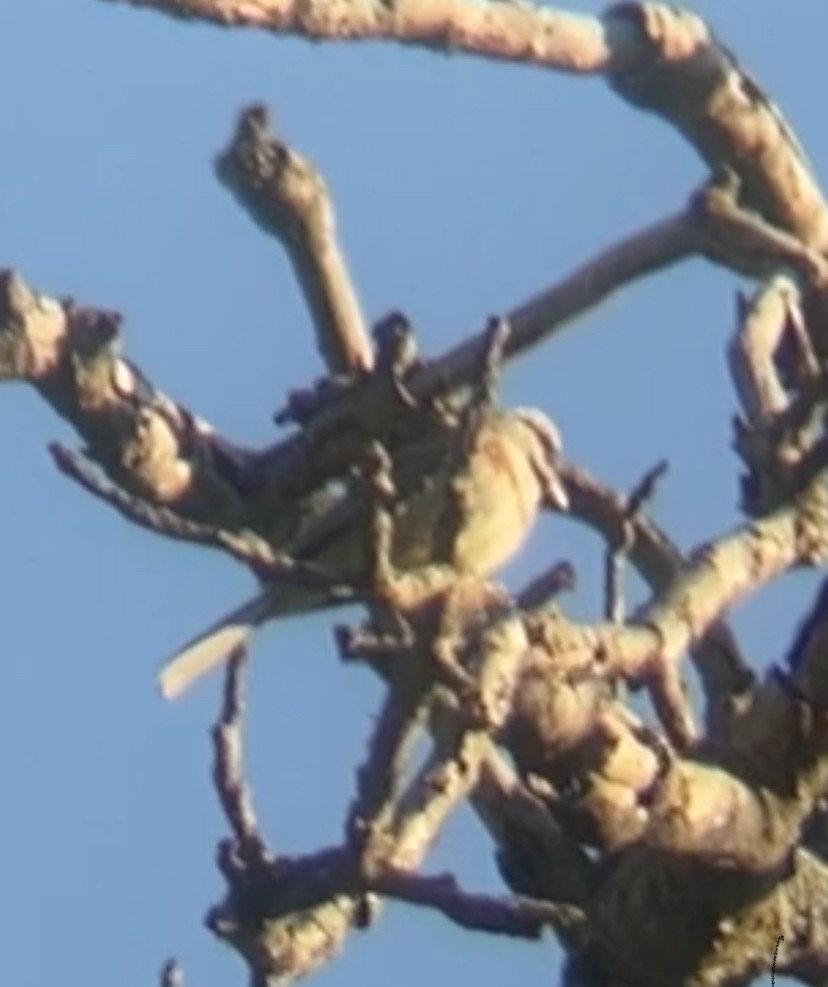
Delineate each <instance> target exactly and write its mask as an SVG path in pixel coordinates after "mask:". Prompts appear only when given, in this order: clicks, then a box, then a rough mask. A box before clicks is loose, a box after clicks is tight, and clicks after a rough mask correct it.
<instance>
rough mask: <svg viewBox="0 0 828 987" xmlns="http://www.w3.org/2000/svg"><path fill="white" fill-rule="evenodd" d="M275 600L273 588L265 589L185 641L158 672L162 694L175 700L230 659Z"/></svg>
mask: <svg viewBox="0 0 828 987" xmlns="http://www.w3.org/2000/svg"><path fill="white" fill-rule="evenodd" d="M273 603H274V598H273V591H272V590H271V589H265V590H263V591H262V592H261V593H259V594H258V596H254V597H253V599H252V600H248V601H247V603H244V604H242V606H240V607H238V609H236V610H234V611H233V612H232V613H229V614H227V615H226V616H225V617H222V619H221V620H219V621H218V622H217V623H215V624H213V626H212V627H210V628H208V629H207V630H206V631H203V632H202V633H201V634H199V635H198V636H197V637H194V638H193V639H192V640H191V641H189V642H188V643H187V644H185V645H184V647H183V648H181V649H180V650H179V651H177V652H176V654H174V655H173V656H172V658H170V659H168V660H167V661H166V662H165V663H164V665H163V666H162V667H161V670H160V672H159V673H158V687H159V689H160V691H161V695H162V696H163V697H164V698H165V699H175V697H176V696H179V695H181V693H182V692H184V690H185V689H187V688H188V687H189V686H190V685H191V683H192V682H194V681H195V680H196V679H197V678H200V677H201V676H202V675H204V673H205V672H208V671H210V669H211V668H213V667H214V666H216V665H218V664H219V662H221V661H224V660H226V659H227V658H229V657H230V655H231V654H232V653H233V652H234V651H235V650H236V648H238V647H239V646H240V645H242V644H244V643H245V641H246V640H247V638H248V637H249V636H250V633H251V631H252V630H253V629H254V628H256V627H258V625H259V624H261V623H262V621H264V620H266V619H267V617H268V616H269V615H270V614H271V613H272V610H273Z"/></svg>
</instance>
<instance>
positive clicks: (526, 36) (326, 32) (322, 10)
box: [107, 0, 611, 73]
mask: <svg viewBox="0 0 828 987" xmlns="http://www.w3.org/2000/svg"><path fill="white" fill-rule="evenodd" d="M107 2H113V0H107ZM114 2H120V3H127V4H129V5H130V6H133V7H143V8H147V9H151V10H156V11H158V12H159V13H162V14H165V15H167V16H168V17H177V18H184V19H188V20H190V19H192V20H204V21H209V22H210V23H213V24H219V25H221V26H222V27H231V28H232V27H253V28H260V29H263V30H266V31H272V32H273V33H274V34H286V35H291V36H298V37H304V38H309V39H311V40H313V41H323V40H328V41H369V40H371V41H396V42H399V43H400V44H403V45H414V46H416V47H421V48H429V49H433V50H435V51H442V52H453V51H462V52H466V53H467V54H474V55H481V56H483V57H486V58H493V59H502V60H507V61H516V62H526V63H529V64H534V65H543V66H547V67H549V68H555V69H558V70H560V71H564V72H578V73H592V72H598V71H602V70H603V69H605V68H606V65H607V63H608V59H609V57H610V54H611V52H610V49H609V48H608V46H607V38H606V36H605V33H604V29H603V26H602V24H601V22H600V21H599V20H597V19H596V18H594V17H585V16H582V15H578V14H569V13H564V12H563V11H559V10H553V9H550V8H536V7H533V6H531V5H530V4H528V3H526V4H523V3H520V4H518V3H501V2H498V0H491V2H489V0H475V2H471V3H470V2H465V0H451V2H446V0H391V2H385V0H348V2H347V3H344V4H337V5H336V6H332V5H331V4H330V2H329V0H256V2H253V3H251V2H250V0H114Z"/></svg>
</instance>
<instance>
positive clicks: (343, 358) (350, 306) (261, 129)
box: [216, 106, 373, 373]
mask: <svg viewBox="0 0 828 987" xmlns="http://www.w3.org/2000/svg"><path fill="white" fill-rule="evenodd" d="M269 126H270V120H269V118H268V113H267V111H266V110H265V109H264V107H261V106H252V107H250V108H249V109H247V110H245V111H244V112H243V113H242V114H241V115H240V117H239V121H238V124H237V127H236V132H235V134H234V135H233V137H232V139H231V141H230V143H229V145H228V146H227V147H226V148H225V150H224V151H222V152H221V154H219V156H218V157H217V159H216V173H217V175H218V177H219V179H220V180H221V181H222V183H223V184H224V185H225V186H226V187H227V188H228V189H229V190H230V191H231V192H232V193H233V194H234V195H235V197H236V198H237V199H238V201H239V202H240V203H241V204H242V206H243V207H244V208H245V209H246V210H247V212H248V213H249V215H250V216H251V218H252V219H253V220H254V221H255V222H256V223H257V224H258V225H259V226H260V227H261V228H262V229H263V230H264V231H265V232H266V233H269V234H270V235H272V236H274V237H276V239H278V240H279V241H280V242H281V243H282V245H283V246H284V248H285V250H286V251H287V254H288V257H289V258H290V260H291V263H292V264H293V270H294V273H295V274H296V278H297V280H298V282H299V284H300V285H301V287H302V291H303V293H304V296H305V301H306V302H307V304H308V308H309V309H310V312H311V316H312V317H313V324H314V329H315V332H316V341H317V346H318V348H319V352H320V355H321V356H322V358H323V360H324V361H325V365H326V367H327V368H328V370H329V371H330V372H331V373H348V372H358V371H361V370H367V369H369V368H370V367H371V366H372V364H373V353H372V351H371V343H370V340H369V339H368V334H367V332H366V329H365V320H364V317H363V315H362V310H361V308H360V304H359V299H358V298H357V294H356V290H355V288H354V285H353V283H352V280H351V275H350V273H349V271H348V266H347V263H346V261H345V256H344V254H343V252H342V247H341V244H340V243H339V240H338V239H337V236H336V221H335V217H334V209H333V204H332V202H331V200H330V196H329V194H328V189H327V186H326V185H325V181H324V179H323V178H322V176H321V174H320V173H319V172H318V171H317V170H316V169H315V168H314V167H313V166H312V165H311V164H310V163H309V162H308V161H307V160H306V159H305V158H304V157H302V156H301V155H300V154H299V153H298V152H297V151H295V150H293V149H292V148H290V147H289V146H288V145H287V144H285V143H284V141H282V140H280V139H278V137H277V136H275V135H274V136H271V135H270V134H269V133H268V128H269Z"/></svg>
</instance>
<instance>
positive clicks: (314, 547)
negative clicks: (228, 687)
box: [159, 409, 568, 699]
mask: <svg viewBox="0 0 828 987" xmlns="http://www.w3.org/2000/svg"><path fill="white" fill-rule="evenodd" d="M560 452H561V440H560V435H559V433H558V430H557V429H556V428H555V426H554V425H553V424H552V422H551V421H550V420H549V419H548V418H547V417H546V415H544V414H543V413H542V412H540V411H538V410H536V409H516V410H513V411H486V412H484V413H483V415H482V416H481V419H480V422H479V424H477V425H476V426H474V428H473V430H472V432H471V435H470V436H469V441H468V444H467V446H466V449H465V452H464V454H463V455H461V456H453V455H452V454H451V453H450V452H447V451H446V449H445V447H444V448H443V449H442V450H441V451H440V452H439V454H435V453H431V454H430V455H431V460H432V462H431V463H430V469H429V470H428V471H427V472H426V474H425V476H424V475H423V473H422V457H420V461H418V463H417V467H414V468H412V467H411V466H410V465H409V464H407V463H406V462H405V460H404V459H403V461H401V462H400V463H399V464H395V466H396V467H397V468H396V469H395V473H396V476H395V479H396V480H397V482H396V487H397V496H398V500H397V503H396V505H395V506H394V507H393V508H392V518H393V538H392V544H391V562H392V564H393V566H394V567H395V568H396V569H397V570H401V571H412V570H419V569H422V568H423V567H427V566H432V565H443V566H448V567H450V568H451V569H452V570H453V571H455V572H456V573H457V574H458V575H479V576H483V577H485V576H489V575H491V574H492V573H494V572H496V571H497V570H498V569H500V568H501V567H502V566H503V565H505V564H506V563H507V562H508V561H509V559H510V558H511V557H512V556H513V555H514V554H515V552H517V550H518V549H519V548H520V547H521V546H522V544H523V542H524V541H525V539H526V538H527V536H528V534H529V532H530V530H531V528H532V525H533V522H534V520H535V517H536V514H537V512H538V509H539V508H540V507H541V506H543V505H544V504H547V505H549V506H551V507H556V508H558V509H566V507H567V506H568V500H567V495H566V491H565V490H564V488H563V486H562V484H561V481H560V479H559V477H558V474H557V473H556V470H555V465H556V462H557V461H558V459H559V456H560ZM401 455H403V456H404V455H405V453H402V454H401ZM435 455H437V456H438V458H437V459H436V461H435V458H434V457H435ZM414 458H415V460H416V456H415V457H414ZM428 458H429V457H428V456H426V457H425V459H426V460H427V459H428ZM406 466H408V469H407V472H408V474H409V475H408V478H407V479H405V476H406ZM412 472H415V473H417V474H418V475H417V476H416V477H415V476H411V475H410V474H411V473H412ZM400 476H402V477H403V481H402V482H400V480H399V477H400ZM368 510H369V505H368V504H367V502H366V499H365V498H364V497H359V496H357V495H356V494H355V493H354V492H350V493H348V494H345V495H343V497H342V498H341V499H340V501H339V502H337V503H336V504H334V505H333V506H332V507H331V508H330V509H329V510H328V511H326V512H325V513H324V514H323V515H322V516H321V517H319V518H318V519H316V520H314V521H313V522H312V523H311V524H310V526H309V528H308V529H307V530H306V531H305V532H304V534H303V535H302V536H300V537H299V538H298V540H297V541H296V542H295V543H294V544H292V545H291V546H290V554H291V556H292V557H294V558H296V559H298V560H302V561H307V562H313V563H314V564H315V565H317V566H319V567H321V568H322V569H324V570H325V571H327V572H330V573H331V574H332V575H333V576H335V577H336V578H337V579H338V580H341V581H343V582H347V581H349V580H351V581H356V580H358V579H359V577H360V576H365V575H366V569H367V566H368V558H369V542H368V539H369V538H370V533H369V529H370V525H369V524H368V523H367V521H368ZM330 605H331V600H330V597H329V596H325V595H324V593H322V592H320V590H318V589H313V588H310V587H308V586H299V585H290V584H285V583H280V584H279V585H278V586H277V585H275V584H274V585H265V586H264V587H263V589H262V590H261V592H259V593H258V595H256V596H254V597H253V598H252V599H251V600H249V601H248V602H247V603H244V604H243V605H242V606H241V607H239V608H238V609H237V610H234V611H233V612H232V613H230V614H227V615H226V616H225V617H223V618H222V619H221V620H219V621H218V622H217V623H216V624H214V625H213V626H212V627H210V628H208V629H207V630H206V631H204V632H203V633H202V634H200V635H198V636H197V637H195V638H194V639H193V640H191V641H190V642H189V643H188V644H186V645H185V646H184V647H183V648H182V649H181V650H179V651H178V652H177V653H176V654H175V655H174V656H173V657H172V658H171V659H170V660H169V661H168V662H167V663H166V664H165V665H164V666H163V667H162V669H161V671H160V674H159V685H160V690H161V694H162V695H163V696H164V697H165V698H167V699H172V698H174V697H175V696H177V695H179V694H180V693H181V692H183V691H184V690H185V689H186V688H187V687H188V686H189V685H190V683H191V682H193V681H194V680H195V679H196V678H198V677H199V676H201V675H202V674H203V673H205V672H206V671H208V670H209V669H210V668H212V667H213V666H214V665H216V664H218V663H219V662H220V661H222V660H224V659H226V658H228V657H229V656H230V654H231V653H232V652H233V651H235V650H236V648H238V647H239V646H240V645H242V644H243V643H244V642H245V641H246V640H247V638H248V637H249V635H250V634H251V633H252V631H253V630H254V629H255V628H256V627H258V626H259V625H260V624H262V623H264V622H265V621H267V620H272V619H275V618H280V617H287V616H290V615H292V614H300V613H308V612H310V611H312V610H316V609H320V608H323V607H327V606H330Z"/></svg>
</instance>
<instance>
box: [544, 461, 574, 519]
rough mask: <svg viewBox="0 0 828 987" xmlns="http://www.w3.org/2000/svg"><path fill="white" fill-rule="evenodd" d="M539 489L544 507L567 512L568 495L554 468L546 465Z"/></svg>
mask: <svg viewBox="0 0 828 987" xmlns="http://www.w3.org/2000/svg"><path fill="white" fill-rule="evenodd" d="M541 487H542V489H543V502H544V505H545V506H546V507H552V508H554V509H555V510H556V511H561V512H563V513H565V512H567V511H568V510H569V494H568V493H567V492H566V488H565V487H564V485H563V481H562V480H561V478H560V476H559V474H558V472H557V470H556V469H555V467H554V466H552V465H547V466H546V468H545V469H544V470H543V474H542V476H541Z"/></svg>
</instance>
